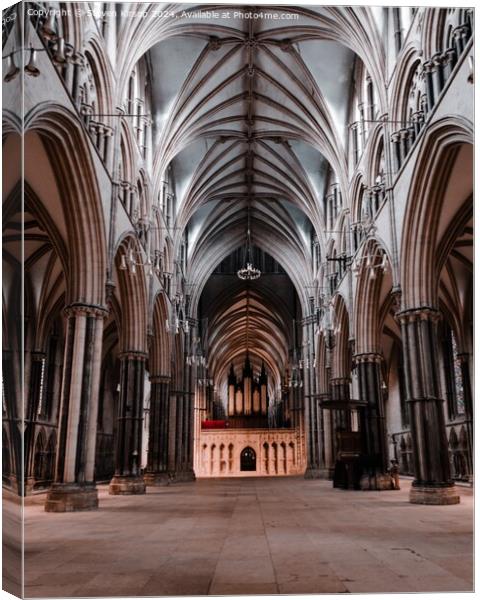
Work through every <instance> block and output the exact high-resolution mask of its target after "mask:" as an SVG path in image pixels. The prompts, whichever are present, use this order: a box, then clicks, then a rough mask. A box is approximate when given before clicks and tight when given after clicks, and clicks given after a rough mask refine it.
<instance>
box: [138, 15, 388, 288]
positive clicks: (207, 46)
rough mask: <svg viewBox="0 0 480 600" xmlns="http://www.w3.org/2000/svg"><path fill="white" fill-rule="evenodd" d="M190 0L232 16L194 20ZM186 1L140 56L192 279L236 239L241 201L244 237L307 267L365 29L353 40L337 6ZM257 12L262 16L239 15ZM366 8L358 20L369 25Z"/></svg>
mask: <svg viewBox="0 0 480 600" xmlns="http://www.w3.org/2000/svg"><path fill="white" fill-rule="evenodd" d="M182 8H183V7H182ZM200 8H201V9H202V10H203V11H204V13H205V11H206V10H210V11H215V10H217V11H218V12H220V13H221V15H224V14H225V13H226V12H228V14H229V15H230V16H229V17H228V18H222V17H221V18H219V19H215V18H202V17H201V16H199V14H198V11H199V10H200ZM185 10H186V11H187V12H189V11H190V12H189V17H188V18H185V17H183V18H182V19H179V20H178V24H177V25H173V26H171V27H170V28H169V30H168V32H169V34H168V35H167V36H163V40H162V41H161V42H159V43H156V44H155V45H154V46H153V47H152V48H151V50H150V61H151V68H152V75H153V83H152V94H153V110H154V123H155V129H156V140H155V146H156V160H155V170H156V172H158V173H163V172H164V171H165V169H166V167H167V166H168V165H170V167H171V171H170V172H171V173H172V176H173V179H174V182H175V191H176V197H177V221H176V226H177V227H178V228H179V230H180V231H183V230H184V228H185V227H187V226H188V231H189V255H190V265H191V277H190V280H195V281H198V274H199V271H200V270H205V267H204V263H205V260H207V262H208V258H206V257H208V256H212V257H215V259H213V258H212V262H211V263H209V265H208V269H207V270H210V271H211V270H213V268H214V266H215V264H216V262H218V259H219V258H222V257H224V256H226V255H227V254H228V253H229V252H231V251H232V250H234V249H235V247H238V245H239V244H241V243H242V242H241V238H242V234H243V233H244V230H245V222H246V212H247V208H246V207H247V204H248V205H250V207H251V215H252V238H253V242H254V243H255V244H257V245H258V246H260V247H263V248H264V249H265V250H266V251H267V252H269V253H270V254H271V255H273V256H275V258H276V259H277V260H279V261H280V262H282V260H284V257H282V256H280V255H279V254H278V252H279V250H278V249H279V248H280V247H283V248H288V249H289V253H290V255H291V256H292V257H293V260H292V265H290V266H289V265H288V264H286V265H285V268H286V270H287V272H289V273H290V274H291V273H292V271H293V270H295V267H294V265H297V266H299V265H300V264H303V265H305V266H306V264H307V263H305V261H306V257H307V255H308V252H309V245H310V236H311V232H312V229H313V231H315V232H316V234H317V236H318V237H319V239H320V242H321V244H322V243H323V231H324V222H323V197H324V195H325V192H326V188H327V185H328V184H329V183H331V182H332V180H337V181H339V183H340V185H341V186H342V185H343V186H345V185H346V158H345V145H346V135H347V125H348V122H347V121H348V107H349V101H350V90H351V82H352V73H353V69H354V66H355V60H356V57H357V54H356V52H354V50H353V48H354V47H355V44H359V41H361V40H359V38H361V37H362V36H363V37H364V38H365V40H368V36H367V35H366V32H365V31H364V29H362V28H359V32H357V34H356V39H355V38H353V37H351V36H349V35H348V32H347V31H346V30H345V32H344V33H343V34H342V31H341V30H342V27H343V28H345V29H348V27H350V25H347V23H348V22H349V21H348V19H347V18H346V17H347V14H346V13H345V15H343V14H342V10H340V9H338V10H337V11H336V12H332V11H331V10H330V9H325V8H321V7H308V8H301V7H265V6H263V7H253V6H247V7H238V6H235V7H228V6H221V7H210V6H209V7H208V8H207V7H198V6H197V7H196V8H195V7H191V6H188V5H187V6H185ZM256 11H257V12H259V11H262V12H263V18H259V19H251V18H250V19H249V18H245V15H246V14H248V13H255V12H256ZM273 15H276V18H275V19H274V18H272V16H273ZM366 15H367V13H363V12H362V11H361V10H360V11H359V13H358V18H359V19H361V18H363V19H364V22H365V24H367V25H368V26H370V27H371V28H372V31H376V29H375V26H374V24H373V21H370V20H369V19H371V17H369V18H367V17H366ZM352 33H353V32H352ZM371 38H372V39H374V38H375V36H373V35H372V36H371ZM367 45H368V44H367ZM373 54H374V53H371V55H373ZM332 173H333V174H332ZM257 222H258V224H257ZM265 224H268V227H269V228H270V229H272V228H273V229H274V231H272V232H271V233H272V235H266V230H265V228H264V225H265ZM219 227H220V228H221V229H222V231H223V232H224V233H225V232H226V231H228V236H225V235H218V232H219ZM260 234H262V235H260ZM276 254H277V255H276ZM197 255H198V256H201V260H202V266H199V265H197V264H196V261H195V260H192V258H193V259H194V258H195V256H197ZM202 275H203V280H202V282H203V283H204V281H205V276H206V275H207V273H203V274H202ZM308 283H309V282H307V281H302V282H300V281H299V282H296V285H297V287H298V286H300V287H304V286H305V285H308Z"/></svg>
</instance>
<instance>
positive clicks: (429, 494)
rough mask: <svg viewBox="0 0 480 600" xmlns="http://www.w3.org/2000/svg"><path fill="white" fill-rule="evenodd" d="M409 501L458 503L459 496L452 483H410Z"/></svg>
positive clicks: (414, 502) (444, 503) (441, 503)
mask: <svg viewBox="0 0 480 600" xmlns="http://www.w3.org/2000/svg"><path fill="white" fill-rule="evenodd" d="M410 502H411V503H412V504H435V505H446V504H460V496H459V495H458V494H457V488H456V487H455V486H454V485H449V486H443V487H441V486H438V487H435V486H427V485H415V483H413V484H412V487H411V488H410Z"/></svg>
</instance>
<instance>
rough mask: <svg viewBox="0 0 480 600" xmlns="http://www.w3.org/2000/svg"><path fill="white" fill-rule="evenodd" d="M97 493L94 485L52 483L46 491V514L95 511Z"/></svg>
mask: <svg viewBox="0 0 480 600" xmlns="http://www.w3.org/2000/svg"><path fill="white" fill-rule="evenodd" d="M97 508H98V491H97V488H96V487H95V484H94V483H92V484H85V485H81V484H76V483H54V484H53V485H52V487H51V488H50V489H49V490H48V493H47V499H46V501H45V511H46V512H74V511H80V510H96V509H97Z"/></svg>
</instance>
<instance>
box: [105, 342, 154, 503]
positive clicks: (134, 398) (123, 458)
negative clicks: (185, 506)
mask: <svg viewBox="0 0 480 600" xmlns="http://www.w3.org/2000/svg"><path fill="white" fill-rule="evenodd" d="M146 360H147V355H146V354H145V353H143V352H139V351H131V352H125V353H124V354H122V355H120V398H119V402H118V425H117V437H116V446H115V475H114V476H113V478H112V481H111V482H110V486H109V490H108V491H109V493H110V494H112V495H119V494H125V495H127V494H144V493H145V481H144V479H143V477H142V475H141V473H140V460H141V455H142V422H143V395H144V382H145V362H146Z"/></svg>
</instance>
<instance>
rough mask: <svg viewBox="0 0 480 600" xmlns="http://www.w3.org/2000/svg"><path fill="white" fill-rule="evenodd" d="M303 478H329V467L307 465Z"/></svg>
mask: <svg viewBox="0 0 480 600" xmlns="http://www.w3.org/2000/svg"><path fill="white" fill-rule="evenodd" d="M303 477H304V479H331V474H330V470H329V469H323V468H315V467H307V470H306V471H305V474H304V476H303Z"/></svg>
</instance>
